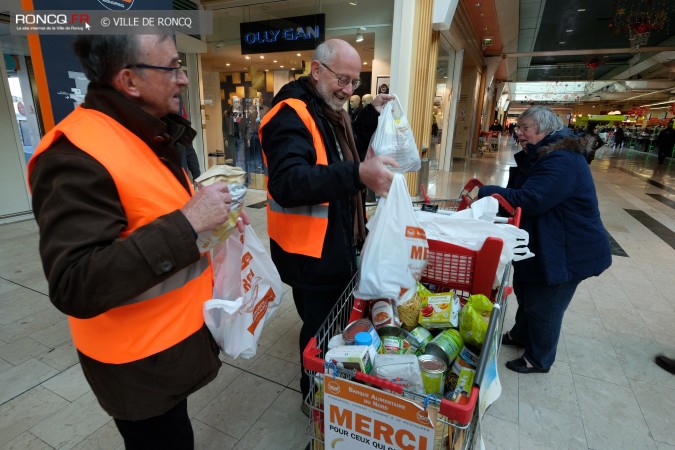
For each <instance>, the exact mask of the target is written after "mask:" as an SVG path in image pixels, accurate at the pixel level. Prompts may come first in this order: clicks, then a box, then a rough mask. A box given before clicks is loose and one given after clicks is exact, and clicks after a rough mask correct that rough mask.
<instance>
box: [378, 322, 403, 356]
mask: <svg viewBox="0 0 675 450" xmlns="http://www.w3.org/2000/svg"><path fill="white" fill-rule="evenodd" d="M377 334H379V335H380V338H381V339H382V351H383V353H385V354H388V355H402V354H403V353H405V348H406V346H405V345H404V339H403V337H402V336H401V328H399V327H395V326H392V325H384V326H381V327H380V328H379V329H378V330H377ZM407 347H410V345H408V346H407Z"/></svg>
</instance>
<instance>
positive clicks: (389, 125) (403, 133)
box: [370, 95, 422, 173]
mask: <svg viewBox="0 0 675 450" xmlns="http://www.w3.org/2000/svg"><path fill="white" fill-rule="evenodd" d="M394 97H395V98H394V100H392V101H389V102H387V103H386V104H385V105H384V106H383V107H382V111H381V112H380V117H379V118H378V119H377V129H376V130H375V134H373V138H372V139H371V141H370V146H371V147H372V148H373V150H374V151H375V154H376V155H378V156H390V157H392V158H394V159H395V160H396V162H397V163H398V164H399V167H392V170H393V171H394V172H398V173H405V172H416V171H418V170H420V167H421V166H422V163H421V161H420V154H419V151H418V150H417V144H416V143H415V136H414V135H413V132H412V129H411V128H410V123H409V122H408V119H407V118H406V116H405V113H404V112H403V107H402V106H401V103H400V102H399V101H398V97H397V96H396V95H394Z"/></svg>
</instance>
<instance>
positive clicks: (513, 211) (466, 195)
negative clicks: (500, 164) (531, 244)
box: [412, 178, 522, 227]
mask: <svg viewBox="0 0 675 450" xmlns="http://www.w3.org/2000/svg"><path fill="white" fill-rule="evenodd" d="M482 186H483V182H482V181H480V180H479V179H478V178H471V179H470V180H469V181H467V182H466V184H465V185H464V187H463V188H462V190H461V192H460V193H459V197H457V198H453V199H431V198H429V196H428V195H427V192H426V190H425V189H424V185H422V186H421V187H422V192H423V194H424V199H423V200H416V201H413V202H412V203H413V208H415V209H418V210H422V211H428V212H435V213H439V214H452V213H453V212H456V211H462V210H464V209H466V208H468V207H469V206H471V203H473V202H474V201H475V195H474V190H475V189H476V188H480V187H482ZM492 197H494V198H495V199H496V200H497V202H498V203H499V215H498V217H496V219H495V222H497V223H508V224H510V225H514V226H516V227H518V226H520V218H521V215H522V210H521V209H520V207H517V208H514V207H513V206H511V204H510V203H509V202H507V201H506V199H504V197H502V196H501V195H499V194H492Z"/></svg>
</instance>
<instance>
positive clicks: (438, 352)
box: [424, 328, 464, 365]
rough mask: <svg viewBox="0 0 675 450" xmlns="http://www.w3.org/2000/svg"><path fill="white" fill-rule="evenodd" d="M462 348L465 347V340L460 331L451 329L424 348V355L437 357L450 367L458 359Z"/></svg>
mask: <svg viewBox="0 0 675 450" xmlns="http://www.w3.org/2000/svg"><path fill="white" fill-rule="evenodd" d="M462 346H464V340H463V339H462V336H461V335H460V334H459V331H457V330H456V329H454V328H449V329H447V330H445V331H443V332H442V333H441V334H439V335H438V336H436V337H435V338H433V339H432V341H431V342H429V343H428V344H427V345H426V346H425V347H424V354H426V355H434V356H437V357H439V358H441V359H442V360H443V361H445V364H448V365H449V364H452V362H453V361H454V360H455V358H457V355H458V354H459V351H460V350H461V349H462Z"/></svg>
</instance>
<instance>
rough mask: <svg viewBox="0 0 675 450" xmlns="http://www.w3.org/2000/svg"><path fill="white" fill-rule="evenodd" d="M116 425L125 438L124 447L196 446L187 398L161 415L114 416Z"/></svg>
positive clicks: (190, 448)
mask: <svg viewBox="0 0 675 450" xmlns="http://www.w3.org/2000/svg"><path fill="white" fill-rule="evenodd" d="M115 425H117V429H118V430H119V431H120V434H121V435H122V437H123V438H124V448H125V449H126V450H147V449H153V448H157V449H159V448H161V449H172V450H193V449H194V448H195V438H194V433H193V432H192V424H191V423H190V417H188V412H187V399H185V400H183V401H182V402H180V403H179V404H177V405H176V406H174V407H173V408H172V409H170V410H169V411H167V412H166V413H164V414H162V415H161V416H156V417H151V418H149V419H145V420H119V419H115Z"/></svg>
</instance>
